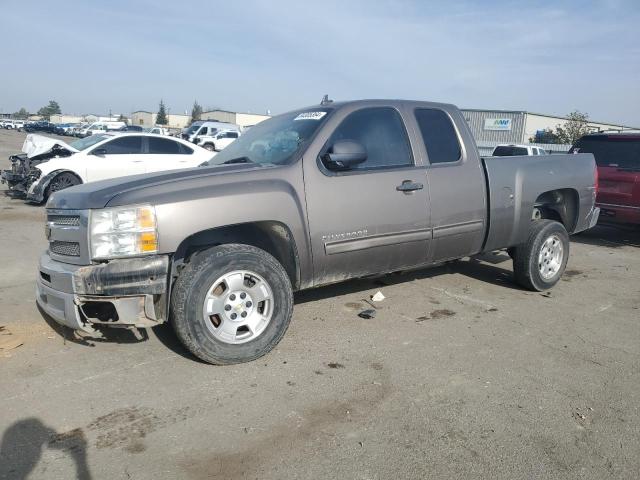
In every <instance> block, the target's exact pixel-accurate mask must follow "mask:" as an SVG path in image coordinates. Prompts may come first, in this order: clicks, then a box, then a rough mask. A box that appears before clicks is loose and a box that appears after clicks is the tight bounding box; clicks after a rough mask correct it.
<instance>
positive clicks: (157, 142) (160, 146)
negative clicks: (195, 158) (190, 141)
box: [147, 137, 183, 155]
mask: <svg viewBox="0 0 640 480" xmlns="http://www.w3.org/2000/svg"><path fill="white" fill-rule="evenodd" d="M147 141H148V142H149V153H152V154H165V155H180V154H182V153H183V152H182V149H181V148H180V144H179V143H178V142H174V141H173V140H169V139H167V138H156V137H147Z"/></svg>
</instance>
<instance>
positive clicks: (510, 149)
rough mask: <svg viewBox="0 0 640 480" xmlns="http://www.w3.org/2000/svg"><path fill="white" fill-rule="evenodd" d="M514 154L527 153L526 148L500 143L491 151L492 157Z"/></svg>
mask: <svg viewBox="0 0 640 480" xmlns="http://www.w3.org/2000/svg"><path fill="white" fill-rule="evenodd" d="M516 155H528V152H527V149H526V148H524V147H514V146H511V145H500V146H498V147H496V149H495V150H494V151H493V156H494V157H514V156H516Z"/></svg>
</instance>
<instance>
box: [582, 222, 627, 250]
mask: <svg viewBox="0 0 640 480" xmlns="http://www.w3.org/2000/svg"><path fill="white" fill-rule="evenodd" d="M571 241H572V242H574V243H582V244H584V245H593V246H597V247H609V248H620V247H636V248H638V247H640V229H635V230H634V229H632V228H625V227H617V226H613V225H596V226H595V227H593V228H592V229H590V230H586V231H584V232H582V233H580V234H579V235H573V236H572V237H571Z"/></svg>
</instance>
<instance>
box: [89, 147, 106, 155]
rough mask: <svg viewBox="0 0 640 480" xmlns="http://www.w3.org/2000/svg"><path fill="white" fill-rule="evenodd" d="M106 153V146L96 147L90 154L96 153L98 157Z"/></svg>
mask: <svg viewBox="0 0 640 480" xmlns="http://www.w3.org/2000/svg"><path fill="white" fill-rule="evenodd" d="M106 154H107V149H106V148H96V149H95V150H94V151H93V152H91V155H97V156H98V157H104V156H105V155H106Z"/></svg>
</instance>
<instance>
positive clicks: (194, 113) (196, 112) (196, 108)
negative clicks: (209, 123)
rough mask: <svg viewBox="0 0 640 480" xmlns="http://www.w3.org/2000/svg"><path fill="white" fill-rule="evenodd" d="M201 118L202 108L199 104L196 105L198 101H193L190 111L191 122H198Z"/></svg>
mask: <svg viewBox="0 0 640 480" xmlns="http://www.w3.org/2000/svg"><path fill="white" fill-rule="evenodd" d="M201 116H202V107H201V106H200V104H199V103H198V101H197V100H196V101H194V102H193V108H192V109H191V122H190V123H193V122H197V121H198V120H200V117H201Z"/></svg>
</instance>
